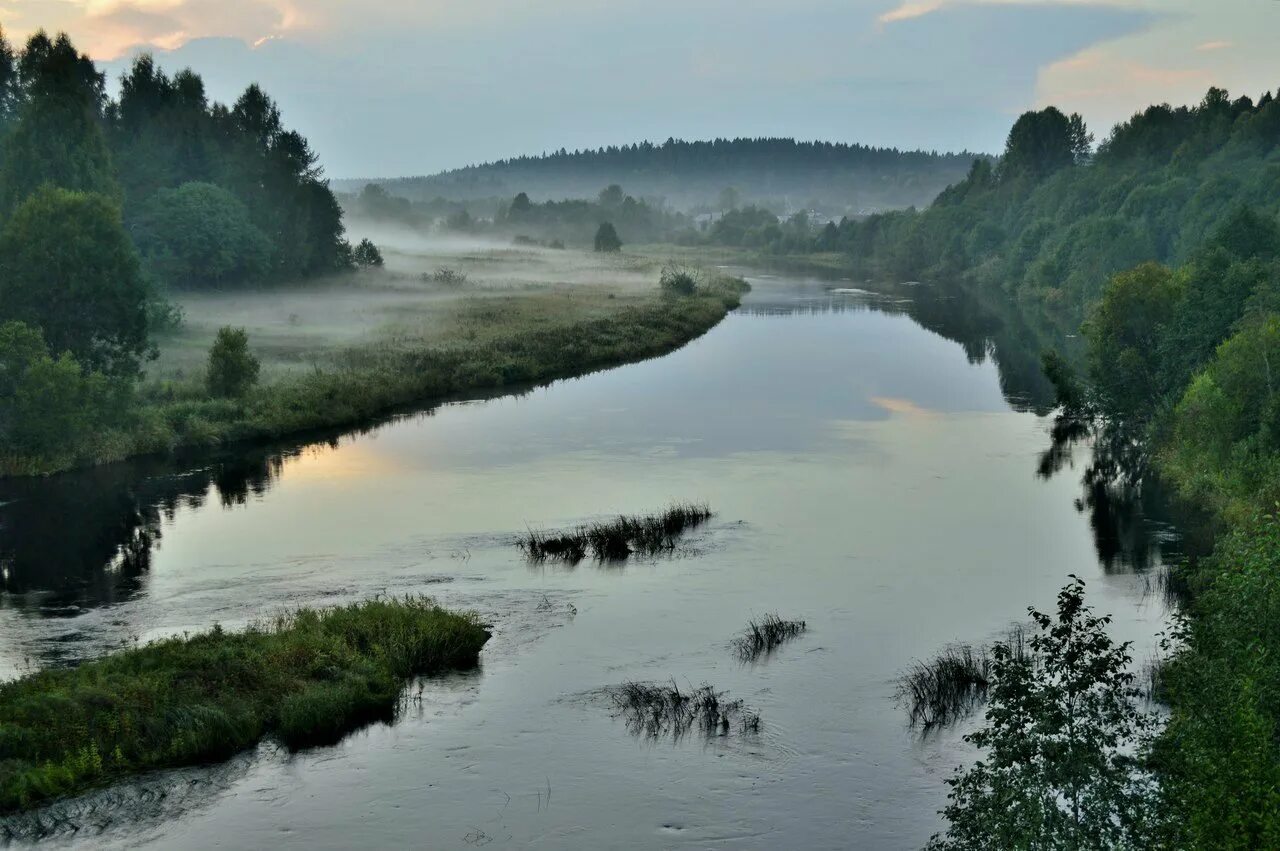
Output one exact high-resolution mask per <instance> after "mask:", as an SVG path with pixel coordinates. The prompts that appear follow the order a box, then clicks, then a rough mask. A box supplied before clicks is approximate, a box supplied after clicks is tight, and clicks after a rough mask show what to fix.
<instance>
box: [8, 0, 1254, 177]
mask: <svg viewBox="0 0 1280 851" xmlns="http://www.w3.org/2000/svg"><path fill="white" fill-rule="evenodd" d="M0 22H2V23H3V24H4V27H5V30H6V32H7V33H8V34H9V36H10V38H11V39H12V40H14V41H20V40H22V39H24V38H25V37H26V35H27V34H29V33H30V32H32V31H34V30H35V29H38V28H40V27H44V28H46V29H49V30H66V31H68V32H69V33H70V34H71V35H72V37H73V38H74V39H75V40H76V42H77V44H78V45H79V46H80V47H81V49H83V50H87V51H88V52H89V53H90V55H92V56H93V57H94V58H95V59H97V60H99V61H101V62H102V63H103V65H104V67H105V68H106V69H107V70H108V71H109V72H110V74H111V75H112V77H113V78H115V77H118V76H119V73H120V70H121V69H122V68H123V66H124V63H125V62H127V60H128V58H129V57H130V56H132V55H133V54H135V53H137V52H138V51H139V50H150V51H152V52H153V53H155V54H156V56H157V58H158V59H159V61H160V62H161V64H162V65H164V66H166V67H168V68H171V69H174V70H176V69H178V68H181V67H183V66H190V67H192V68H194V69H195V70H197V71H199V72H200V73H201V74H202V75H203V76H204V77H205V79H206V82H207V83H208V86H209V90H210V93H211V94H212V95H213V96H214V97H215V98H217V99H219V100H232V99H234V98H235V96H236V95H237V93H238V92H239V91H240V90H242V89H243V88H244V86H245V84H247V83H248V82H250V81H254V80H256V81H258V82H260V83H261V84H262V85H263V86H264V87H265V88H266V89H267V91H268V92H269V93H270V94H272V95H273V96H274V97H275V98H276V99H277V100H278V101H279V102H280V105H281V107H282V109H283V111H284V115H285V120H286V123H287V124H288V125H290V126H291V127H294V128H295V129H298V130H300V131H301V132H302V133H304V134H305V135H306V136H308V137H309V138H310V140H311V142H312V144H313V146H314V147H315V149H316V150H317V151H318V152H319V154H320V156H321V159H322V162H323V164H324V165H325V166H326V170H327V173H328V174H329V175H330V176H333V177H356V176H361V177H366V176H392V175H405V174H424V173H430V172H434V171H438V170H440V169H444V168H451V167H456V166H462V165H466V164H468V163H474V162H481V161H485V160H489V159H494V158H498V157H505V156H511V155H518V154H522V153H539V152H542V151H544V150H554V149H558V148H560V147H566V148H569V149H571V150H572V149H574V148H580V147H588V146H590V147H595V146H598V145H602V144H622V143H629V142H632V141H639V140H641V139H651V140H655V141H661V140H664V139H666V138H667V137H669V136H676V137H680V138H686V139H695V138H697V139H701V138H713V137H716V136H762V135H768V136H795V137H798V138H802V139H829V140H839V141H847V142H864V143H867V144H874V145H891V146H897V147H904V148H916V147H921V148H936V149H940V150H942V149H945V150H959V149H969V150H982V151H997V150H998V149H999V148H1000V147H1001V146H1002V144H1003V141H1004V136H1005V133H1006V132H1007V130H1008V128H1009V125H1010V124H1011V123H1012V121H1013V119H1014V118H1015V117H1016V116H1017V114H1018V113H1020V112H1021V111H1023V110H1025V109H1028V108H1031V107H1037V106H1043V105H1046V104H1050V103H1052V104H1056V105H1058V106H1060V107H1062V108H1063V109H1065V110H1068V111H1079V112H1081V113H1083V114H1084V116H1085V118H1086V119H1087V120H1088V121H1089V123H1090V125H1091V126H1093V127H1094V129H1095V131H1097V132H1098V135H1099V136H1102V135H1104V134H1105V131H1106V130H1107V129H1109V127H1110V126H1111V125H1112V124H1113V123H1114V122H1116V121H1117V120H1120V119H1123V118H1126V117H1128V116H1129V115H1130V114H1132V113H1133V112H1134V111H1135V110H1137V109H1139V108H1141V107H1143V106H1145V105H1146V104H1148V103H1152V102H1160V101H1169V102H1173V103H1187V102H1193V101H1196V100H1198V99H1199V98H1200V96H1201V95H1202V94H1203V92H1204V90H1205V89H1206V88H1208V87H1209V86H1210V85H1219V86H1223V87H1226V88H1227V89H1229V90H1230V91H1231V92H1232V93H1233V94H1242V93H1243V94H1249V95H1251V96H1253V97H1257V96H1258V94H1259V93H1260V92H1261V91H1263V90H1265V89H1275V88H1276V87H1277V86H1280V63H1277V62H1276V61H1275V56H1276V46H1277V44H1280V0H906V2H903V0H772V2H768V3H763V2H754V0H608V2H605V0H364V2H347V1H346V0H0Z"/></svg>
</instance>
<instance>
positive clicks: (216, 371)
mask: <svg viewBox="0 0 1280 851" xmlns="http://www.w3.org/2000/svg"><path fill="white" fill-rule="evenodd" d="M260 368H261V365H260V364H259V363H258V359H257V358H256V357H254V356H253V355H252V354H251V353H250V352H249V334H248V333H247V332H246V331H245V330H244V329H243V328H232V327H230V326H226V327H223V328H220V329H219V330H218V336H217V337H216V338H215V339H214V341H213V346H212V347H211V348H210V349H209V371H208V374H207V376H206V383H207V385H208V387H209V394H210V395H211V396H217V397H219V398H225V399H235V398H240V397H242V396H244V395H245V394H246V393H248V392H249V389H250V388H252V387H253V385H255V384H257V383H258V372H259V370H260Z"/></svg>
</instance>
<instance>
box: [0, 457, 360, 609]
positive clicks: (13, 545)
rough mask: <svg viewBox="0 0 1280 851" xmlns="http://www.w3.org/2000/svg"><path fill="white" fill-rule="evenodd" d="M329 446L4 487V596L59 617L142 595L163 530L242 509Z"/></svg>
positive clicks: (0, 499)
mask: <svg viewBox="0 0 1280 851" xmlns="http://www.w3.org/2000/svg"><path fill="white" fill-rule="evenodd" d="M336 445H337V441H336V439H335V440H333V441H331V442H330V443H328V444H323V443H322V444H315V445H313V446H311V447H307V448H306V449H303V448H299V447H291V448H284V449H282V448H280V447H257V448H251V449H245V450H240V451H236V452H230V451H228V452H221V453H218V454H216V455H214V456H212V457H210V458H206V459H202V461H201V464H200V465H199V466H195V467H188V468H183V467H179V466H178V465H176V464H175V463H174V462H173V461H170V460H164V459H150V460H141V461H136V462H131V463H125V464H112V465H109V466H104V467H97V468H92V469H88V470H84V471H80V472H76V473H69V474H66V475H61V476H53V477H50V478H43V479H36V478H32V479H8V480H0V589H2V590H3V591H4V592H5V594H6V595H17V598H16V599H14V598H11V599H10V601H9V602H10V603H13V602H17V603H18V604H19V605H23V606H26V607H30V608H33V609H36V610H39V611H40V612H42V613H45V614H49V615H53V616H56V615H58V614H60V613H66V614H74V613H75V612H76V611H78V610H79V609H80V608H82V607H90V606H99V605H109V604H112V603H117V602H122V601H124V600H127V599H129V598H130V597H133V596H134V595H136V594H138V593H139V592H141V591H142V590H143V587H144V584H145V577H146V574H147V571H148V570H149V568H150V566H151V555H152V553H153V552H154V550H155V549H156V548H157V547H159V546H160V545H161V528H162V524H163V522H164V521H165V520H167V519H172V517H173V516H174V514H175V513H176V512H177V511H178V510H179V509H180V508H184V507H185V508H199V507H201V506H203V505H205V504H206V503H207V502H208V501H210V500H217V501H218V503H220V504H221V505H222V506H223V507H234V506H237V505H243V504H245V503H246V502H248V501H249V499H250V498H251V497H253V496H254V495H261V494H263V493H265V492H266V491H267V489H268V488H270V487H271V485H272V484H273V483H274V482H275V481H276V480H277V479H278V478H279V477H280V475H281V473H282V471H283V469H284V467H285V465H286V463H287V461H288V459H289V458H291V457H294V456H296V455H299V454H300V453H302V452H303V451H323V450H324V448H325V447H326V446H331V447H332V446H336Z"/></svg>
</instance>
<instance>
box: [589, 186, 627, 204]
mask: <svg viewBox="0 0 1280 851" xmlns="http://www.w3.org/2000/svg"><path fill="white" fill-rule="evenodd" d="M626 197H627V196H626V193H624V192H623V191H622V187H621V186H619V185H618V184H616V183H611V184H609V185H608V186H606V187H605V188H604V189H601V190H600V195H599V197H598V198H597V199H596V200H597V201H598V202H599V203H600V206H601V207H617V206H619V205H620V204H621V203H622V199H624V198H626Z"/></svg>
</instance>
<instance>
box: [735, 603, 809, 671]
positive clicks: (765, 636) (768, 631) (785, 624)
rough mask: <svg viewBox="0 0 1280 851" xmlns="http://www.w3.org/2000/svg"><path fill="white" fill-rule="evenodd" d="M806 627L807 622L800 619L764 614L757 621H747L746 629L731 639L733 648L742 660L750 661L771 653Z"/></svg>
mask: <svg viewBox="0 0 1280 851" xmlns="http://www.w3.org/2000/svg"><path fill="white" fill-rule="evenodd" d="M807 628H808V624H806V623H805V622H804V621H802V620H794V621H786V620H783V619H782V618H780V617H778V615H777V614H770V615H765V616H764V617H763V618H761V619H760V620H758V621H757V620H754V619H753V620H750V621H747V628H746V630H745V631H743V633H742V634H741V635H739V636H738V637H737V638H735V639H733V649H734V651H735V652H736V653H737V654H738V657H739V658H741V659H742V660H743V661H745V662H752V661H755V660H756V659H759V658H760V657H761V656H765V655H768V654H769V653H772V652H773V651H774V650H775V649H777V648H778V647H779V646H780V645H782V644H784V643H785V642H787V641H790V640H791V639H793V638H795V637H796V636H798V635H800V634H801V633H802V632H804V631H805V630H806V629H807Z"/></svg>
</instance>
